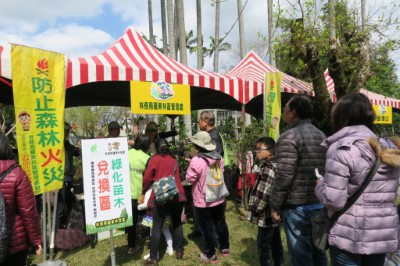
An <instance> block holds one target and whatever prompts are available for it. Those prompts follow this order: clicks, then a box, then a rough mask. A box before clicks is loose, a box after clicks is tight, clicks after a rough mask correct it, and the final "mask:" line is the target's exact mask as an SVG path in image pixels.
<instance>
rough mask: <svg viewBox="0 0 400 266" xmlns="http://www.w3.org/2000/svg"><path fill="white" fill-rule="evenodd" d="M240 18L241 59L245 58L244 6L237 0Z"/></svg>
mask: <svg viewBox="0 0 400 266" xmlns="http://www.w3.org/2000/svg"><path fill="white" fill-rule="evenodd" d="M237 8H238V17H239V51H240V59H243V58H244V43H245V41H244V22H243V5H242V0H237Z"/></svg>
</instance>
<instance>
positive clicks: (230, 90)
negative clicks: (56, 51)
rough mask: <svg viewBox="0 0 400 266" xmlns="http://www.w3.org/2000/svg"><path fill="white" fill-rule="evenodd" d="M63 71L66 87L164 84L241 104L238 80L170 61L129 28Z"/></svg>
mask: <svg viewBox="0 0 400 266" xmlns="http://www.w3.org/2000/svg"><path fill="white" fill-rule="evenodd" d="M67 69H68V70H67V84H66V86H67V88H69V87H72V86H76V85H79V84H84V83H89V82H97V81H129V80H138V81H153V82H156V81H166V82H168V83H178V84H187V85H191V86H196V87H204V88H210V89H214V90H217V91H221V92H224V93H226V94H228V95H230V96H231V97H233V98H234V99H236V100H237V101H239V102H240V103H243V87H244V83H243V81H242V79H240V78H236V77H229V76H227V75H222V74H218V73H211V72H207V71H203V70H198V69H195V68H192V67H189V66H186V65H184V64H181V63H179V62H177V61H174V60H172V59H171V58H169V57H167V56H165V55H164V54H162V53H160V52H159V51H158V50H157V49H155V48H154V47H153V46H151V45H150V44H149V43H148V42H146V41H145V40H144V39H143V38H142V36H141V34H140V33H138V32H137V31H135V30H133V29H132V28H129V29H128V30H127V31H126V32H125V33H124V35H123V36H122V37H120V38H119V39H118V40H117V41H116V42H115V43H114V44H113V45H112V46H111V47H110V48H108V49H107V50H105V51H104V52H102V53H101V54H99V55H95V56H90V57H79V58H70V59H68V68H67Z"/></svg>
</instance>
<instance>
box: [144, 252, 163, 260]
mask: <svg viewBox="0 0 400 266" xmlns="http://www.w3.org/2000/svg"><path fill="white" fill-rule="evenodd" d="M148 258H150V253H149V254H147V255H144V256H143V259H144V260H147V259H148ZM157 259H160V257H159V256H158V253H157Z"/></svg>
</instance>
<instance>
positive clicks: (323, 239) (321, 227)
mask: <svg viewBox="0 0 400 266" xmlns="http://www.w3.org/2000/svg"><path fill="white" fill-rule="evenodd" d="M380 164H381V160H380V158H377V159H376V161H375V163H374V165H373V166H372V167H371V169H370V170H369V172H368V175H367V177H366V178H365V180H364V183H363V184H362V185H361V187H360V188H359V189H358V190H357V191H356V193H354V194H353V196H351V197H350V198H349V199H348V200H347V203H346V205H345V206H344V207H343V209H341V210H340V211H338V212H335V213H334V214H333V215H332V217H330V218H329V217H328V215H327V209H326V208H322V209H321V210H320V213H319V214H318V215H317V216H315V217H314V218H312V219H311V235H312V239H313V242H314V245H315V247H316V248H318V249H320V250H323V251H325V250H327V249H328V246H329V245H328V235H329V231H330V229H331V227H332V226H333V224H334V223H335V222H336V220H337V219H338V218H339V217H340V216H341V215H342V214H343V213H345V212H346V211H347V210H348V209H349V208H350V207H351V206H352V205H353V204H354V202H356V200H357V199H358V198H359V197H360V195H361V194H362V193H363V192H364V190H365V188H366V187H367V186H368V184H369V183H370V181H371V180H372V178H373V177H374V175H375V173H376V171H377V170H378V168H379V166H380Z"/></svg>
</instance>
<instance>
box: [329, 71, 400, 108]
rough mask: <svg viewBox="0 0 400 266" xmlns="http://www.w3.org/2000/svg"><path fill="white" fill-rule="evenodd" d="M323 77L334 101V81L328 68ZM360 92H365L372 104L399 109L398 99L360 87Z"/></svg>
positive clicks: (399, 101)
mask: <svg viewBox="0 0 400 266" xmlns="http://www.w3.org/2000/svg"><path fill="white" fill-rule="evenodd" d="M324 77H325V81H326V86H327V89H328V93H329V95H330V97H331V100H332V101H333V102H336V94H335V83H334V82H333V79H332V78H331V76H329V72H328V69H326V70H325V72H324ZM360 93H362V94H365V95H366V96H367V97H368V98H369V100H370V101H371V103H372V104H377V105H380V104H384V105H386V106H392V107H393V108H396V109H400V100H397V99H394V98H389V97H386V96H384V95H381V94H378V93H375V92H370V91H368V90H366V89H361V90H360Z"/></svg>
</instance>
